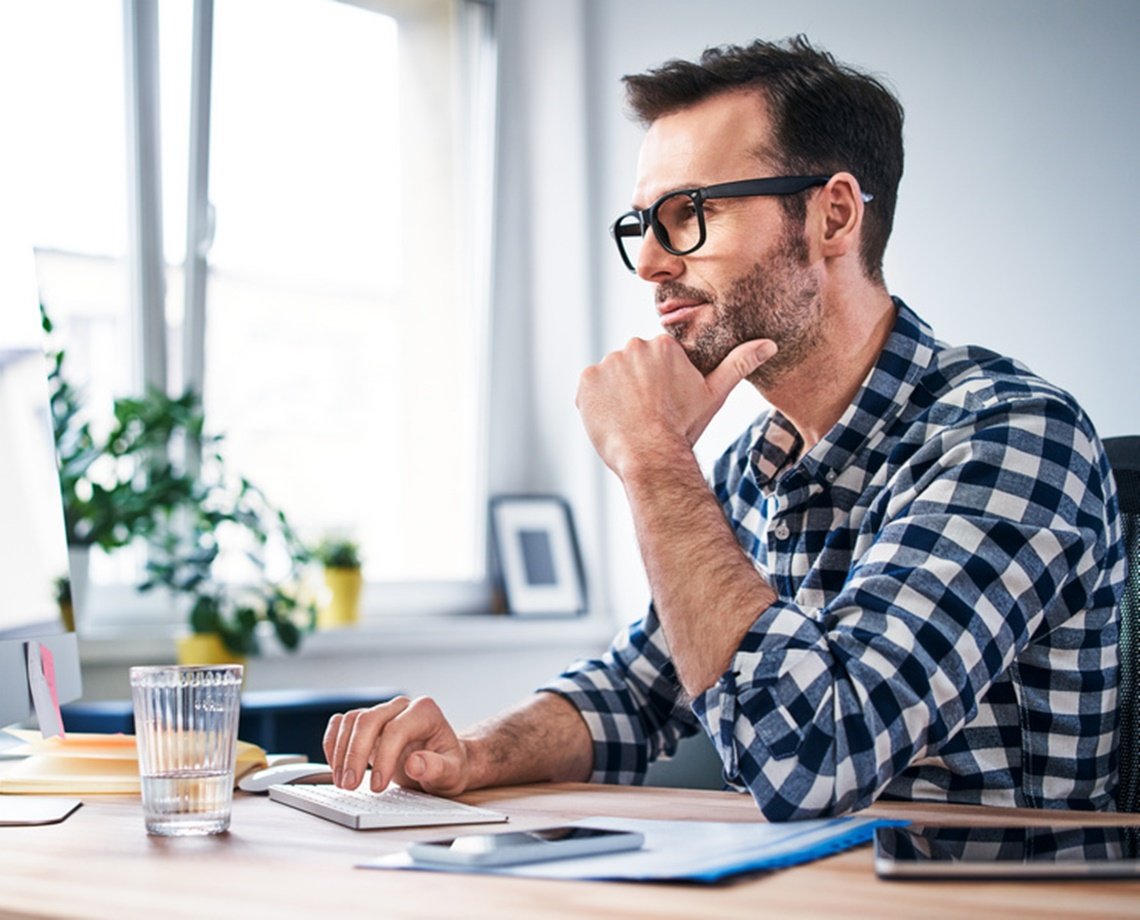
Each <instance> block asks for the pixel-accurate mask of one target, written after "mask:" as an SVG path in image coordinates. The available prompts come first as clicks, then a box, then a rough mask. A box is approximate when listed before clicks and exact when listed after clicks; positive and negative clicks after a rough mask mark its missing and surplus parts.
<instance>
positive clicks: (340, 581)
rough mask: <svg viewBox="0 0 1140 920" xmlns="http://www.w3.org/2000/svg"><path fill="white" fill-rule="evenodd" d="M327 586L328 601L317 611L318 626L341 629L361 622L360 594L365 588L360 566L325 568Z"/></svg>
mask: <svg viewBox="0 0 1140 920" xmlns="http://www.w3.org/2000/svg"><path fill="white" fill-rule="evenodd" d="M325 586H326V587H327V588H328V589H329V596H328V602H327V603H325V605H324V606H323V607H321V609H320V610H319V611H318V612H317V627H318V628H320V629H339V628H340V627H343V626H353V625H355V624H356V623H359V622H360V595H361V593H362V592H363V590H364V576H363V574H362V573H361V571H360V569H358V568H340V567H337V566H328V567H326V568H325Z"/></svg>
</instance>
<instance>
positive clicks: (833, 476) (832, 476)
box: [826, 470, 838, 482]
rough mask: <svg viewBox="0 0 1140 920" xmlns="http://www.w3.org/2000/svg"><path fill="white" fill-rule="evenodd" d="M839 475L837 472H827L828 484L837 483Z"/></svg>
mask: <svg viewBox="0 0 1140 920" xmlns="http://www.w3.org/2000/svg"><path fill="white" fill-rule="evenodd" d="M837 475H838V474H837V473H836V472H835V470H828V471H827V477H826V478H827V481H828V482H835V479H836V477H837Z"/></svg>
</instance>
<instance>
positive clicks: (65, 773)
mask: <svg viewBox="0 0 1140 920" xmlns="http://www.w3.org/2000/svg"><path fill="white" fill-rule="evenodd" d="M8 734H10V735H14V736H15V737H17V738H19V739H20V740H21V741H23V742H24V743H23V745H22V746H20V747H16V748H13V749H11V750H9V751H6V752H5V753H9V754H16V755H26V756H23V757H22V758H20V759H15V760H12V761H11V762H9V763H4V762H0V793H38V794H44V793H48V794H51V795H77V794H82V793H85V792H86V793H125V794H134V795H138V794H139V792H140V791H141V783H140V781H139V758H138V749H137V748H136V746H135V736H134V735H123V734H115V735H104V734H90V733H83V732H69V733H68V735H67V737H65V738H44V737H42V736H41V735H40V733H39V732H36V731H23V730H20V729H8ZM266 763H267V761H266V757H265V751H263V750H262V749H261V748H259V747H258V746H257V745H255V744H249V743H248V742H245V741H239V742H238V743H237V765H236V767H235V769H234V782H235V783H236V782H237V781H238V780H239V779H241V778H242V777H243V776H245V775H246V774H247V773H249V772H250V771H251V770H259V769H261V768H262V767H264V766H265V765H266Z"/></svg>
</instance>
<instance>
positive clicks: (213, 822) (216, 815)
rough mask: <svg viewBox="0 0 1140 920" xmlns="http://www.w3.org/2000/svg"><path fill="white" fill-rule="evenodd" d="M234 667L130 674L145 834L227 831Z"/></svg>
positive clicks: (237, 675)
mask: <svg viewBox="0 0 1140 920" xmlns="http://www.w3.org/2000/svg"><path fill="white" fill-rule="evenodd" d="M242 672H243V669H242V666H241V665H240V664H235V665H209V666H205V665H193V666H184V665H169V666H165V665H164V666H158V667H135V668H131V697H132V699H133V702H134V712H135V739H136V742H137V744H138V752H139V775H140V777H141V779H142V804H143V817H144V818H145V820H146V829H147V833H148V834H157V835H160V836H164V837H183V836H192V835H204V834H220V833H222V832H223V831H224V830H226V828H228V827H229V825H230V808H231V805H232V802H233V791H234V760H235V757H236V752H237V727H238V715H239V713H240V710H241V685H242Z"/></svg>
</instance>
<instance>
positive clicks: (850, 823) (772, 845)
mask: <svg viewBox="0 0 1140 920" xmlns="http://www.w3.org/2000/svg"><path fill="white" fill-rule="evenodd" d="M573 823H575V824H579V825H588V826H590V827H605V828H611V829H614V830H631V831H640V832H641V833H642V834H644V835H645V846H644V847H643V848H642V849H640V850H634V851H631V852H627V853H614V854H609V855H600V856H586V857H581V858H574V859H559V860H556V861H553V862H544V863H532V864H529V865H520V866H507V867H501V868H495V869H490V868H469V867H447V868H440V867H436V866H431V867H430V868H429V867H428V866H427V865H426V864H423V863H413V862H412V860H411V858H410V857H409V856H408V855H407V854H406V853H395V854H392V855H389V856H382V857H379V858H378V859H374V860H369V861H368V862H365V863H361V864H360V868H365V869H415V870H422V871H431V872H436V871H443V872H477V873H484V874H494V875H513V876H519V877H524V878H552V879H592V880H595V881H603V880H613V881H619V880H620V881H642V882H649V881H658V882H659V881H688V882H719V881H721V880H722V879H726V878H729V877H731V876H734V875H741V874H744V873H747V872H762V871H766V870H772V869H783V868H786V867H788V866H795V865H799V864H800V863H805V862H811V861H812V860H816V859H821V858H823V857H825V856H830V855H831V854H833V853H838V852H840V851H841V850H846V849H850V848H851V847H855V846H859V845H860V844H864V843H868V842H869V841H870V840H871V837H872V836H873V835H874V832H875V828H876V827H880V826H888V825H889V826H893V825H899V824H905V823H907V822H905V821H902V822H900V821H882V820H878V819H875V818H821V819H818V820H809V821H792V822H788V823H785V824H763V823H760V822H757V823H755V824H752V823H746V824H737V823H724V822H713V821H659V820H651V819H641V818H601V817H599V818H584V819H583V820H581V821H575V822H573Z"/></svg>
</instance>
